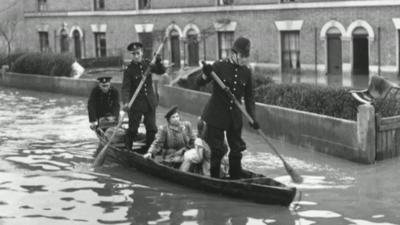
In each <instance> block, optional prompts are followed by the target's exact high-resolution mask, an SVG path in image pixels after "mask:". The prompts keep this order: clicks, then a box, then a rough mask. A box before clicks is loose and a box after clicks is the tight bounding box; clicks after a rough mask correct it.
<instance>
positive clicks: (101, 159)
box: [93, 37, 167, 166]
mask: <svg viewBox="0 0 400 225" xmlns="http://www.w3.org/2000/svg"><path fill="white" fill-rule="evenodd" d="M166 40H167V37H164V39H163V41H162V42H161V44H160V46H159V47H158V49H157V51H156V53H155V54H154V56H153V59H152V60H151V62H150V65H151V64H154V63H155V61H156V57H157V55H158V54H160V52H161V50H162V48H163V47H164V43H165V41H166ZM150 65H149V66H148V67H147V69H146V70H145V72H144V74H143V77H142V80H141V81H140V83H139V85H138V87H137V88H136V90H135V93H134V94H133V96H132V98H131V100H130V101H129V104H128V108H129V109H130V108H131V106H132V104H133V102H134V101H135V99H136V97H137V96H138V94H139V91H140V89H142V86H143V84H144V82H146V78H147V76H148V75H149V74H150V69H151V68H150V67H151V66H150ZM127 115H128V113H127V112H125V111H124V114H123V115H122V116H121V117H120V119H119V121H118V124H117V127H116V129H115V130H114V132H113V134H112V135H111V137H110V140H108V142H107V144H106V145H105V146H104V147H103V149H102V150H101V151H100V153H99V154H98V155H97V157H96V159H95V160H94V163H93V165H94V166H101V165H102V164H103V162H104V158H105V156H106V153H107V149H108V147H109V146H110V144H111V141H112V140H113V139H114V137H115V134H116V133H117V130H118V128H119V127H121V125H122V122H123V120H124V118H125V117H126V116H127Z"/></svg>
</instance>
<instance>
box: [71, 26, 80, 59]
mask: <svg viewBox="0 0 400 225" xmlns="http://www.w3.org/2000/svg"><path fill="white" fill-rule="evenodd" d="M72 37H73V39H74V52H75V57H76V58H77V59H80V58H82V46H81V39H82V37H81V34H80V33H79V31H78V30H74V32H73V33H72Z"/></svg>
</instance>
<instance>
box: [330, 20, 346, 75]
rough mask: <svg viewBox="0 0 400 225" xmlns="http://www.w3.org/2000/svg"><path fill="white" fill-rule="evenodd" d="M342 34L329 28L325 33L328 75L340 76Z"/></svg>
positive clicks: (336, 29)
mask: <svg viewBox="0 0 400 225" xmlns="http://www.w3.org/2000/svg"><path fill="white" fill-rule="evenodd" d="M341 36H342V32H341V31H340V30H339V29H338V28H336V27H331V28H330V29H329V30H328V31H327V32H326V39H327V61H328V68H327V73H328V74H342V40H341Z"/></svg>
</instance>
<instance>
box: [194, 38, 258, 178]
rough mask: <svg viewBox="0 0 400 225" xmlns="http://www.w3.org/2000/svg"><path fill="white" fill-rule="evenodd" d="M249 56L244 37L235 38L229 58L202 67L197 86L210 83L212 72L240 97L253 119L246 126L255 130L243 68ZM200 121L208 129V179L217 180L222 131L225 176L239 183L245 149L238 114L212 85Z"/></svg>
mask: <svg viewBox="0 0 400 225" xmlns="http://www.w3.org/2000/svg"><path fill="white" fill-rule="evenodd" d="M249 53H250V41H249V40H248V39H246V38H244V37H240V38H238V39H237V40H236V41H235V42H234V44H233V47H232V54H231V56H230V57H229V58H227V59H224V60H220V61H217V62H214V64H213V65H209V64H206V65H204V66H203V74H202V75H201V76H200V77H199V78H198V80H197V84H198V85H200V86H201V85H205V84H206V83H208V82H210V81H211V80H212V77H211V72H212V71H214V72H215V73H216V74H217V76H218V77H219V78H220V79H221V81H222V82H224V83H225V85H226V86H227V88H229V90H230V91H231V92H232V93H233V95H235V97H236V98H237V99H238V100H239V101H240V102H241V101H242V97H243V98H244V102H245V106H246V111H247V112H248V113H249V115H250V116H251V117H252V118H253V119H254V123H253V124H250V125H251V126H252V127H253V128H254V129H258V128H259V126H258V123H257V122H256V121H255V114H254V109H255V102H254V93H253V83H252V77H251V71H250V69H249V68H248V67H247V66H246V64H247V60H248V57H249ZM202 119H203V120H204V121H205V122H206V123H207V126H208V127H207V131H206V134H205V138H204V139H205V141H206V142H207V143H208V145H209V146H210V148H211V168H210V173H211V176H212V177H219V174H220V165H221V159H222V157H223V156H224V154H225V153H226V152H225V151H226V150H225V147H224V138H225V136H224V131H226V137H227V140H228V145H229V147H230V153H229V176H230V177H231V179H239V178H240V177H241V174H242V166H241V159H242V151H244V150H245V149H246V144H245V142H244V141H243V139H242V137H241V132H242V113H241V112H240V109H239V108H238V107H237V106H236V105H235V103H234V101H233V100H231V99H230V98H229V96H228V95H227V93H226V92H225V91H224V90H222V89H221V87H220V86H219V85H218V84H217V83H216V82H213V92H212V95H211V98H210V100H209V101H208V103H207V105H206V107H205V109H204V111H203V115H202Z"/></svg>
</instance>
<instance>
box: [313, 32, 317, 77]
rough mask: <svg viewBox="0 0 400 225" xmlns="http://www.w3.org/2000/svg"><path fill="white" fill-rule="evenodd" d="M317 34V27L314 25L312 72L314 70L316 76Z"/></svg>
mask: <svg viewBox="0 0 400 225" xmlns="http://www.w3.org/2000/svg"><path fill="white" fill-rule="evenodd" d="M317 35H318V34H317V28H316V27H315V28H314V70H315V71H314V72H315V75H316V78H317V76H318V48H317V45H318V43H317V41H318V40H317V38H318V36H317Z"/></svg>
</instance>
